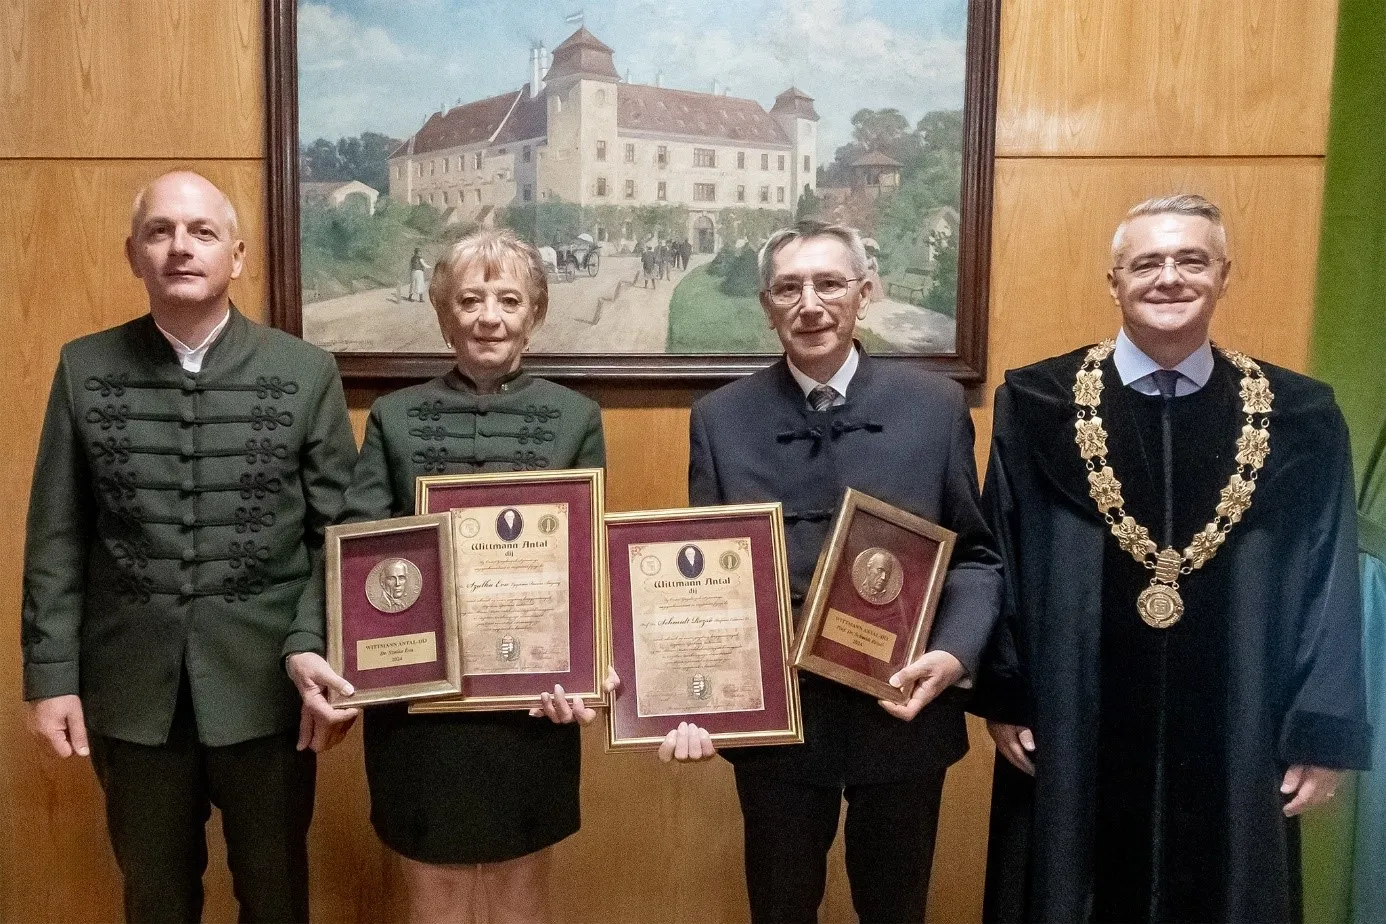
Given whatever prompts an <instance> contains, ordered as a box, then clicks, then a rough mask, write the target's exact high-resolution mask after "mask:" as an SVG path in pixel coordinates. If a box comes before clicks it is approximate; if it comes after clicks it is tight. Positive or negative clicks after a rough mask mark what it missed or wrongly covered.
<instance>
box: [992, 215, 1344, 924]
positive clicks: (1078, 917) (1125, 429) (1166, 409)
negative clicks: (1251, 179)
mask: <svg viewBox="0 0 1386 924" xmlns="http://www.w3.org/2000/svg"><path fill="white" fill-rule="evenodd" d="M1112 256H1113V261H1112V262H1113V268H1112V270H1111V271H1110V272H1109V273H1108V282H1109V285H1110V288H1111V293H1112V297H1113V299H1114V300H1115V301H1116V303H1117V305H1118V307H1119V308H1120V309H1121V314H1122V328H1121V331H1120V333H1119V334H1118V335H1117V337H1116V339H1115V341H1114V342H1111V343H1108V344H1104V345H1102V346H1101V347H1100V348H1097V349H1093V350H1091V351H1090V350H1089V349H1088V348H1085V349H1081V350H1077V351H1075V352H1072V353H1069V354H1066V355H1063V356H1058V357H1055V358H1052V359H1048V360H1045V361H1043V362H1040V363H1036V364H1034V365H1032V366H1027V367H1025V368H1023V369H1018V370H1015V371H1012V372H1010V373H1008V374H1007V376H1006V381H1005V384H1003V385H1002V386H1001V387H1000V388H999V389H998V391H997V395H996V416H995V434H994V440H993V445H992V456H991V463H990V465H989V466H988V472H987V483H986V488H985V491H984V497H985V503H986V506H987V509H988V514H989V517H990V519H991V523H992V527H993V529H994V531H995V533H996V537H997V540H998V542H999V543H1000V547H1001V551H1002V555H1003V559H1004V561H1005V564H1006V592H1005V602H1004V606H1003V613H1002V622H1001V623H1000V624H999V625H998V627H997V630H996V633H995V634H994V635H993V638H992V641H991V645H990V647H989V650H988V653H987V657H986V659H985V661H984V664H983V668H982V672H981V676H980V677H979V681H978V691H977V698H976V700H975V701H974V703H973V707H972V708H973V710H974V711H976V712H977V713H978V714H980V715H982V716H984V717H985V718H986V719H987V720H988V728H989V730H990V731H991V734H992V737H993V738H994V739H995V741H996V745H997V752H998V759H997V761H996V774H995V782H994V787H993V795H992V820H991V842H990V847H989V858H988V868H987V896H986V908H985V917H986V919H987V920H992V921H1001V920H1005V921H1010V920H1029V921H1256V922H1266V921H1290V920H1295V919H1297V918H1298V917H1300V914H1301V911H1300V888H1299V829H1298V822H1297V819H1296V818H1295V816H1297V815H1298V814H1299V813H1300V812H1302V811H1303V810H1304V809H1306V808H1309V807H1311V806H1314V805H1318V804H1321V803H1323V802H1325V801H1326V800H1328V799H1329V798H1331V797H1332V795H1333V791H1334V789H1335V787H1336V786H1337V785H1338V780H1339V776H1340V771H1342V770H1347V769H1360V768H1363V767H1365V765H1366V762H1367V754H1368V738H1369V733H1370V730H1369V728H1368V726H1367V723H1366V719H1365V702H1364V692H1363V677H1362V663H1361V660H1362V654H1361V606H1360V599H1359V589H1358V578H1357V567H1356V557H1355V552H1356V528H1355V519H1354V505H1353V483H1352V466H1351V460H1350V455H1349V447H1348V439H1347V430H1346V427H1345V424H1344V422H1343V418H1342V415H1341V413H1340V412H1339V410H1338V408H1337V406H1336V405H1335V404H1334V401H1333V395H1332V392H1331V390H1330V389H1329V388H1327V387H1326V386H1324V385H1323V384H1321V383H1319V382H1316V381H1314V380H1312V379H1309V378H1306V377H1304V376H1301V375H1297V374H1295V373H1293V372H1290V371H1288V370H1284V369H1280V368H1277V367H1275V366H1271V365H1269V364H1265V363H1262V364H1260V366H1259V369H1260V370H1261V373H1263V374H1264V380H1263V381H1262V382H1261V384H1268V386H1269V391H1270V393H1271V398H1270V401H1271V409H1270V411H1269V413H1259V412H1255V411H1254V407H1253V409H1252V410H1248V407H1247V406H1244V401H1247V399H1246V397H1245V396H1246V394H1247V392H1246V391H1244V388H1246V387H1250V388H1251V390H1252V393H1254V392H1255V391H1256V389H1257V388H1258V386H1257V384H1256V383H1255V382H1254V381H1253V382H1252V384H1251V385H1250V386H1246V384H1245V383H1246V381H1247V380H1249V379H1255V378H1256V377H1257V375H1259V374H1260V373H1257V374H1253V373H1252V372H1251V371H1248V368H1254V367H1251V366H1250V365H1249V364H1248V365H1247V366H1245V367H1239V366H1238V365H1237V363H1238V362H1245V361H1244V360H1243V359H1242V358H1241V357H1239V356H1237V355H1235V354H1232V355H1229V354H1224V353H1223V352H1222V351H1221V350H1216V349H1214V348H1213V347H1212V346H1211V344H1210V342H1209V340H1208V327H1209V322H1210V321H1211V319H1212V314H1213V310H1214V307H1215V306H1216V304H1217V301H1218V299H1219V298H1221V296H1222V294H1223V292H1224V291H1225V289H1226V286H1227V279H1228V273H1229V270H1230V263H1229V261H1228V260H1227V249H1226V232H1225V230H1224V229H1223V226H1222V220H1221V215H1220V213H1219V211H1218V209H1217V207H1216V206H1214V205H1213V204H1212V203H1210V202H1208V201H1207V200H1206V199H1203V198H1202V197H1199V196H1174V197H1169V198H1165V199H1155V200H1150V201H1148V202H1145V203H1142V204H1141V205H1138V206H1137V207H1136V208H1134V209H1133V210H1132V211H1131V212H1130V213H1129V214H1128V216H1127V218H1126V220H1125V221H1124V222H1123V223H1122V225H1121V226H1120V228H1118V230H1117V233H1116V236H1115V239H1114V241H1113V247H1112ZM1085 367H1086V368H1087V369H1088V370H1090V373H1089V374H1090V375H1091V374H1092V372H1091V370H1094V369H1095V370H1096V373H1097V374H1099V375H1100V381H1101V383H1102V385H1104V386H1105V387H1104V388H1102V390H1101V391H1100V392H1099V393H1098V399H1097V400H1098V404H1097V406H1095V407H1094V406H1091V405H1087V406H1084V405H1080V404H1079V403H1078V394H1079V393H1078V392H1077V391H1075V382H1076V380H1077V378H1078V375H1079V372H1080V369H1083V368H1085ZM1247 404H1248V406H1254V405H1255V404H1256V399H1255V397H1254V394H1253V398H1252V400H1251V401H1249V402H1247ZM1080 410H1083V411H1084V413H1085V415H1086V416H1087V417H1088V418H1089V419H1091V418H1100V419H1101V424H1102V428H1104V429H1105V434H1103V435H1104V436H1105V446H1102V445H1101V443H1100V442H1096V443H1092V444H1090V445H1089V446H1088V448H1087V449H1086V450H1083V449H1080V445H1079V441H1078V440H1077V439H1075V436H1076V435H1081V434H1082V430H1083V428H1082V427H1081V426H1079V425H1078V423H1077V421H1078V417H1079V411H1080ZM1262 425H1264V426H1265V428H1266V430H1267V435H1268V446H1269V452H1268V454H1266V455H1265V457H1264V460H1263V465H1264V467H1261V468H1260V469H1259V471H1256V472H1254V475H1255V480H1254V482H1253V484H1252V486H1251V488H1250V489H1247V488H1245V486H1244V485H1240V488H1241V489H1242V490H1241V491H1240V495H1241V500H1240V501H1237V500H1236V499H1235V498H1233V503H1232V507H1230V508H1229V506H1228V499H1229V497H1233V495H1236V494H1238V493H1239V492H1238V490H1237V489H1238V488H1239V482H1238V480H1237V479H1238V476H1242V477H1250V476H1251V474H1252V470H1253V469H1254V468H1255V467H1256V466H1252V465H1249V464H1248V463H1249V462H1251V461H1254V460H1255V457H1256V455H1257V453H1256V452H1255V451H1254V449H1255V447H1254V443H1255V441H1256V439H1257V437H1256V435H1255V432H1254V431H1256V430H1258V429H1259V428H1260V427H1261V426H1262ZM1244 427H1245V429H1244ZM1248 433H1250V435H1248ZM1239 440H1241V441H1240V442H1239ZM1248 441H1250V442H1248ZM1249 446H1250V447H1251V449H1252V451H1251V452H1250V454H1249V455H1248V447H1249ZM1097 449H1101V450H1102V451H1101V452H1098V451H1096V450H1097ZM1104 463H1105V466H1110V468H1111V471H1112V473H1114V475H1115V478H1116V479H1117V480H1119V482H1120V486H1121V494H1122V497H1123V500H1124V508H1122V507H1121V506H1120V505H1112V504H1111V503H1110V501H1111V497H1110V496H1104V494H1103V490H1102V486H1100V485H1098V486H1094V483H1093V482H1092V481H1090V478H1089V474H1090V472H1095V473H1096V474H1095V475H1094V478H1097V479H1098V480H1099V481H1100V480H1101V475H1102V473H1103V468H1104V467H1105V466H1104ZM1229 492H1232V493H1231V494H1229ZM1247 499H1249V501H1250V506H1249V508H1246V509H1244V510H1242V509H1234V508H1241V507H1242V506H1244V502H1245V501H1246V500H1247ZM1100 504H1105V505H1106V510H1105V516H1106V517H1110V519H1106V518H1104V511H1103V510H1101V509H1100V508H1099V505H1100ZM1220 505H1221V507H1220ZM1219 509H1221V510H1222V511H1223V512H1224V513H1226V512H1231V513H1233V514H1235V516H1231V517H1229V516H1222V517H1219V516H1218V510H1219ZM1125 517H1129V518H1130V519H1131V520H1132V521H1134V522H1133V523H1132V524H1130V525H1131V526H1132V527H1134V526H1136V525H1138V526H1140V527H1144V528H1145V529H1146V530H1148V534H1135V535H1134V538H1127V539H1126V541H1125V544H1126V545H1127V546H1128V548H1126V549H1123V543H1122V542H1121V541H1119V540H1118V538H1117V536H1116V535H1115V534H1114V532H1113V531H1112V530H1110V529H1109V526H1111V525H1112V524H1116V526H1117V528H1118V529H1120V528H1121V527H1122V525H1123V522H1124V518H1125ZM1210 523H1212V524H1213V525H1212V526H1211V527H1209V526H1208V524H1210ZM1200 533H1203V534H1204V536H1203V537H1201V538H1204V539H1209V540H1210V541H1208V542H1207V543H1206V544H1205V546H1204V548H1203V551H1204V552H1205V553H1206V552H1207V551H1208V550H1209V547H1211V551H1212V555H1211V557H1207V556H1206V554H1204V555H1198V554H1197V552H1198V547H1199V542H1198V541H1195V540H1196V537H1198V534H1200ZM1218 533H1221V534H1222V541H1220V542H1219V541H1218V537H1217V535H1215V534H1218ZM1147 541H1148V544H1147ZM1132 548H1135V549H1136V550H1137V551H1144V550H1146V549H1148V550H1149V554H1148V555H1147V556H1145V557H1146V559H1147V560H1146V562H1144V563H1143V562H1140V561H1137V554H1136V553H1135V552H1133V551H1132ZM1160 549H1173V550H1174V551H1173V552H1170V553H1168V554H1169V556H1170V559H1171V562H1170V563H1171V564H1172V563H1173V562H1174V561H1177V562H1178V564H1179V571H1178V572H1177V573H1173V572H1171V571H1170V570H1168V569H1167V570H1165V571H1164V572H1163V575H1162V573H1161V572H1160V571H1158V570H1154V569H1155V566H1156V564H1157V563H1158V561H1159V560H1158V558H1157V556H1156V552H1157V550H1160ZM1180 550H1186V551H1184V552H1183V553H1182V554H1180ZM1191 553H1194V554H1192V555H1191ZM1195 557H1197V558H1202V559H1203V561H1201V562H1200V564H1201V567H1196V568H1195V567H1193V566H1192V562H1193V560H1194V558H1195ZM1161 576H1163V577H1164V578H1172V579H1171V580H1165V581H1160V580H1158V578H1160V577H1161ZM1176 582H1177V583H1176ZM1156 584H1159V585H1160V586H1161V587H1163V588H1164V591H1170V590H1172V591H1174V592H1176V593H1177V595H1178V596H1179V597H1181V598H1182V605H1183V609H1182V615H1181V616H1180V618H1178V619H1177V621H1174V622H1173V623H1172V624H1165V625H1164V627H1162V628H1157V627H1155V625H1152V624H1148V622H1147V620H1146V617H1150V618H1151V622H1153V623H1161V622H1162V620H1161V619H1160V618H1158V617H1159V616H1162V615H1168V613H1167V612H1166V613H1158V614H1152V613H1151V612H1149V611H1148V610H1147V611H1146V612H1144V613H1141V612H1138V605H1137V601H1138V597H1140V596H1141V594H1142V592H1143V591H1145V590H1147V588H1149V587H1153V586H1155V585H1156ZM1162 593H1163V591H1162Z"/></svg>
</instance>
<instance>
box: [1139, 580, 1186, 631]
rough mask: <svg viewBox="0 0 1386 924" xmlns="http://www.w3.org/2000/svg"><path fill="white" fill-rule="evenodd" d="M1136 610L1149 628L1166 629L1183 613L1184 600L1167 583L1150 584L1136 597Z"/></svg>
mask: <svg viewBox="0 0 1386 924" xmlns="http://www.w3.org/2000/svg"><path fill="white" fill-rule="evenodd" d="M1136 612H1138V613H1140V614H1141V619H1143V620H1144V621H1145V624H1146V625H1147V626H1149V627H1150V628H1152V629H1168V628H1169V627H1170V626H1172V625H1174V624H1175V623H1176V622H1178V621H1179V617H1180V616H1183V615H1184V601H1183V599H1182V598H1181V597H1180V596H1179V591H1177V590H1175V589H1174V588H1173V587H1170V586H1169V585H1168V584H1151V585H1150V586H1149V587H1147V588H1146V589H1145V590H1143V591H1141V595H1140V596H1139V597H1137V598H1136Z"/></svg>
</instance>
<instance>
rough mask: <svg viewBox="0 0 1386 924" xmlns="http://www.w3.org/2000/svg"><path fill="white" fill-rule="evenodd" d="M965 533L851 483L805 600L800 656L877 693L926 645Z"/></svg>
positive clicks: (892, 698)
mask: <svg viewBox="0 0 1386 924" xmlns="http://www.w3.org/2000/svg"><path fill="white" fill-rule="evenodd" d="M956 539H957V534H956V533H954V532H952V531H951V530H947V529H944V528H943V527H942V526H937V525H935V524H933V523H930V522H929V521H928V520H925V519H923V518H922V517H918V516H915V515H914V514H912V513H908V512H906V511H904V510H901V509H899V508H898V507H892V506H891V505H890V504H887V503H885V502H884V501H880V500H877V499H876V498H874V497H871V496H870V495H867V494H862V493H861V492H860V491H855V490H853V489H851V488H848V489H847V494H846V496H844V497H843V499H842V506H841V507H839V508H838V511H837V517H836V519H835V520H834V522H833V528H832V531H831V533H830V534H829V536H828V541H827V543H826V544H825V545H824V546H823V551H822V553H821V554H820V555H819V557H818V565H817V567H816V568H815V569H814V572H813V581H812V582H811V583H810V584H809V590H808V596H807V597H806V598H805V600H804V609H803V620H802V622H801V624H800V627H799V637H798V638H797V639H796V640H795V643H794V664H795V666H796V667H800V668H803V669H804V670H809V671H813V672H814V673H815V674H821V675H822V676H824V677H827V678H829V679H830V680H836V681H837V682H838V683H842V684H845V685H847V686H849V687H852V688H853V689H856V690H860V691H862V692H863V693H869V694H871V695H872V696H874V697H876V698H877V699H883V700H887V701H889V702H896V703H900V702H904V701H905V700H906V699H908V696H907V694H906V692H905V691H902V690H900V689H899V688H897V687H893V686H891V685H890V683H889V680H890V678H891V676H892V675H894V674H895V672H896V671H898V670H900V668H902V667H904V666H905V665H906V664H908V663H909V662H911V661H913V660H914V659H915V658H917V657H919V656H920V655H921V654H923V652H924V646H925V645H926V644H928V641H929V629H930V628H931V627H932V626H933V622H934V611H935V610H936V609H937V608H938V598H939V595H940V594H941V593H942V592H943V579H944V575H945V574H946V572H947V570H948V559H949V558H950V557H951V556H952V554H953V543H954V541H955V540H956Z"/></svg>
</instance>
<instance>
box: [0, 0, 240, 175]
mask: <svg viewBox="0 0 1386 924" xmlns="http://www.w3.org/2000/svg"><path fill="white" fill-rule="evenodd" d="M261 32H262V26H261V0H211V2H186V0H181V2H170V0H119V2H113V0H0V112H3V113H4V117H3V118H0V157H154V158H167V157H252V158H260V157H263V156H264V102H263V100H264V90H263V87H262V84H263V81H264V78H263V73H264V70H263V64H262V63H261V62H262V61H263V51H262V49H263V43H262V39H261Z"/></svg>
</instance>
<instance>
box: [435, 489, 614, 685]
mask: <svg viewBox="0 0 1386 924" xmlns="http://www.w3.org/2000/svg"><path fill="white" fill-rule="evenodd" d="M523 504H567V505H568V525H569V528H570V530H571V531H570V532H569V534H568V581H569V584H568V659H569V660H568V664H569V669H568V670H567V671H557V672H554V673H548V674H475V675H472V674H467V675H464V676H463V677H462V695H463V696H464V697H466V696H478V697H480V696H535V697H537V696H538V695H539V694H540V693H545V692H552V691H553V687H554V684H558V683H561V684H563V689H564V691H565V692H569V693H595V692H597V691H595V690H587V689H585V688H586V687H589V686H591V685H592V678H594V677H595V676H596V674H597V642H596V639H595V638H593V632H592V629H593V626H594V625H595V624H596V613H595V611H594V608H593V600H592V582H593V580H594V571H593V564H594V562H593V560H592V546H593V545H594V540H595V539H596V536H594V535H593V530H595V529H596V517H595V516H594V512H593V510H592V480H591V479H590V478H587V477H583V478H581V479H573V480H572V481H543V482H515V483H512V484H502V483H495V482H492V483H478V484H455V485H453V484H450V485H437V484H431V485H429V486H428V509H427V510H420V511H418V512H419V513H443V512H445V511H448V510H455V509H457V508H459V507H515V506H520V505H523ZM584 526H585V527H586V528H585V529H584V528H583V527H584ZM453 554H454V555H457V556H461V555H465V554H466V552H465V549H464V546H462V545H458V546H457V547H456V548H454V549H453ZM458 618H459V619H461V614H460V613H459V614H458ZM461 634H462V633H461V629H460V627H459V631H458V635H459V636H461Z"/></svg>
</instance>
